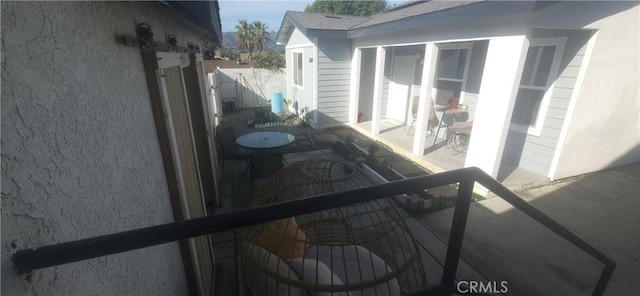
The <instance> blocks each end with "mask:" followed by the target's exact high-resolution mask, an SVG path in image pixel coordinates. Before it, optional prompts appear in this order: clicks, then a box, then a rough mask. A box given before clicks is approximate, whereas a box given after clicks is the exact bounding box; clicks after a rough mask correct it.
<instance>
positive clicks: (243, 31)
mask: <svg viewBox="0 0 640 296" xmlns="http://www.w3.org/2000/svg"><path fill="white" fill-rule="evenodd" d="M251 31H252V25H250V24H249V22H247V20H239V21H238V24H237V25H236V38H238V42H239V43H240V49H241V50H242V49H244V50H247V51H249V53H251V46H252V37H253V36H252V33H251Z"/></svg>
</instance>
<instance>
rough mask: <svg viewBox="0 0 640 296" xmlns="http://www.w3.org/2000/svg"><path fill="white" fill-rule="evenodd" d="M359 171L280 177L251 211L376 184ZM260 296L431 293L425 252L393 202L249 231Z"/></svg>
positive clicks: (336, 165) (302, 166) (250, 283)
mask: <svg viewBox="0 0 640 296" xmlns="http://www.w3.org/2000/svg"><path fill="white" fill-rule="evenodd" d="M372 184H374V182H373V181H372V179H371V178H369V177H368V176H367V175H366V174H365V173H364V172H363V171H362V170H361V169H360V168H358V167H357V166H355V165H352V164H350V163H347V162H343V161H336V160H312V161H307V162H299V163H295V164H292V165H290V166H288V167H286V168H284V169H282V170H281V171H279V172H278V173H276V174H275V175H274V176H273V177H272V178H271V179H270V180H269V181H268V182H267V184H265V186H264V187H263V188H262V189H261V190H260V191H259V192H257V193H256V195H255V197H254V199H253V200H252V205H253V206H258V205H265V204H270V203H275V202H282V201H286V200H292V199H297V198H302V197H307V196H313V195H319V194H325V193H331V192H338V191H343V190H348V189H354V188H357V187H363V186H368V185H372ZM242 235H243V243H242V248H241V268H242V271H243V278H244V280H245V284H246V286H247V287H248V288H249V290H250V291H251V292H252V293H253V294H254V295H402V294H407V293H410V292H414V291H417V290H420V289H423V288H424V287H426V278H425V273H424V268H423V265H422V260H421V257H420V251H419V249H418V245H417V243H416V242H415V240H414V238H413V236H412V235H411V233H410V232H409V230H408V227H407V225H406V224H405V223H404V221H403V219H402V216H401V212H400V210H399V209H398V208H397V207H396V205H395V202H394V201H393V200H392V198H384V199H378V200H375V201H372V202H367V203H359V204H356V205H353V206H348V207H342V208H336V209H331V210H325V211H318V212H314V213H311V214H307V215H301V216H297V217H292V218H289V219H281V220H277V221H274V222H271V223H265V224H261V225H255V226H252V227H247V228H245V229H243V232H242Z"/></svg>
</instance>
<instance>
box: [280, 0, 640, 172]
mask: <svg viewBox="0 0 640 296" xmlns="http://www.w3.org/2000/svg"><path fill="white" fill-rule="evenodd" d="M639 13H640V11H639V9H638V3H637V2H618V1H590V2H574V1H567V2H562V1H559V2H551V1H427V2H423V1H415V2H409V3H406V4H402V5H398V6H395V7H393V8H390V9H387V10H385V11H383V12H381V13H379V14H376V15H373V16H371V17H350V16H337V15H323V14H310V13H302V12H292V11H289V12H287V14H286V15H285V17H284V20H283V22H282V25H281V27H280V31H279V33H278V37H277V41H278V42H279V43H280V44H286V54H287V96H288V99H291V100H292V101H297V102H298V106H299V107H300V108H302V109H303V110H305V111H307V110H308V112H310V113H311V115H312V116H311V118H312V123H314V124H315V125H316V126H329V125H337V124H349V125H351V126H353V127H354V128H355V129H357V130H359V131H362V132H363V133H365V134H367V135H369V136H371V137H372V138H374V139H376V140H379V141H381V142H384V143H386V144H387V145H389V146H391V147H392V148H393V149H394V150H395V151H396V152H398V153H401V154H404V155H407V156H409V157H412V158H413V159H415V160H417V161H419V162H420V163H422V164H423V165H425V166H427V167H428V168H429V169H431V170H433V171H436V172H438V171H443V170H449V169H455V168H461V167H471V166H476V167H479V168H481V169H482V170H484V171H485V172H487V173H488V174H490V175H492V176H493V177H496V178H498V179H499V180H505V179H507V177H508V176H514V175H519V176H521V177H522V176H524V177H525V179H526V178H529V179H531V180H535V179H539V180H543V181H544V182H546V181H549V180H554V179H559V178H565V177H570V176H575V175H579V174H584V173H588V172H593V171H597V170H602V169H606V168H609V167H615V166H619V165H623V164H628V163H632V162H637V161H638V160H639V154H640V152H639V146H640V139H639V136H638V135H639V134H640V130H639V119H638V115H639V105H638V104H639V93H640V89H639V79H638V77H639V71H638V64H639V62H640V59H639V56H640V48H639V36H640V34H639V28H640V24H639V22H638V15H639ZM454 97H455V98H458V99H459V103H460V105H461V106H460V107H459V108H456V109H464V111H465V112H466V115H465V116H464V118H463V119H456V118H455V117H454V124H462V123H464V124H463V126H465V127H466V129H465V130H464V131H463V132H459V133H457V135H456V134H454V133H453V132H455V131H457V130H452V129H450V128H448V127H447V126H445V124H444V123H446V122H447V120H445V122H442V119H443V116H444V114H445V113H446V114H450V113H451V111H449V113H447V110H448V109H451V106H450V105H451V104H450V102H451V99H452V98H454ZM434 113H435V119H434V118H430V114H434ZM447 117H448V118H451V116H448V115H447ZM448 118H447V119H448ZM436 120H437V122H436ZM458 120H459V122H456V121H458ZM434 122H435V125H434ZM449 123H450V122H449ZM438 127H440V128H438ZM452 131H453V132H452ZM451 139H453V142H455V143H452V141H451ZM457 144H459V145H457ZM451 146H454V147H455V146H457V147H456V148H455V149H452V148H451Z"/></svg>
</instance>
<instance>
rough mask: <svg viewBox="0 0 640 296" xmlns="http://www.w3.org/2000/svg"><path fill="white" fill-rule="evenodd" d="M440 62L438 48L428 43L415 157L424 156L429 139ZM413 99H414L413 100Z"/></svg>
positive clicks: (419, 104)
mask: <svg viewBox="0 0 640 296" xmlns="http://www.w3.org/2000/svg"><path fill="white" fill-rule="evenodd" d="M437 61H438V48H437V47H436V46H435V44H433V43H427V45H426V47H425V50H424V64H423V66H422V81H421V82H420V100H419V101H418V120H417V122H416V133H415V136H414V137H413V148H412V151H411V152H412V153H413V155H415V156H423V155H424V149H425V146H426V143H425V142H426V139H427V125H428V122H429V112H431V110H430V109H431V104H429V100H432V99H431V97H432V93H433V77H434V76H435V73H436V63H437ZM412 99H413V98H412Z"/></svg>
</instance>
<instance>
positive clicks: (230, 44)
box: [222, 31, 284, 53]
mask: <svg viewBox="0 0 640 296" xmlns="http://www.w3.org/2000/svg"><path fill="white" fill-rule="evenodd" d="M269 34H271V41H270V42H269V43H268V44H267V50H275V51H278V52H284V46H282V45H276V36H277V35H278V32H273V31H272V32H270V33H269ZM239 48H240V45H239V44H238V39H236V32H223V33H222V52H223V53H226V52H229V53H237V52H238V51H239Z"/></svg>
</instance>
